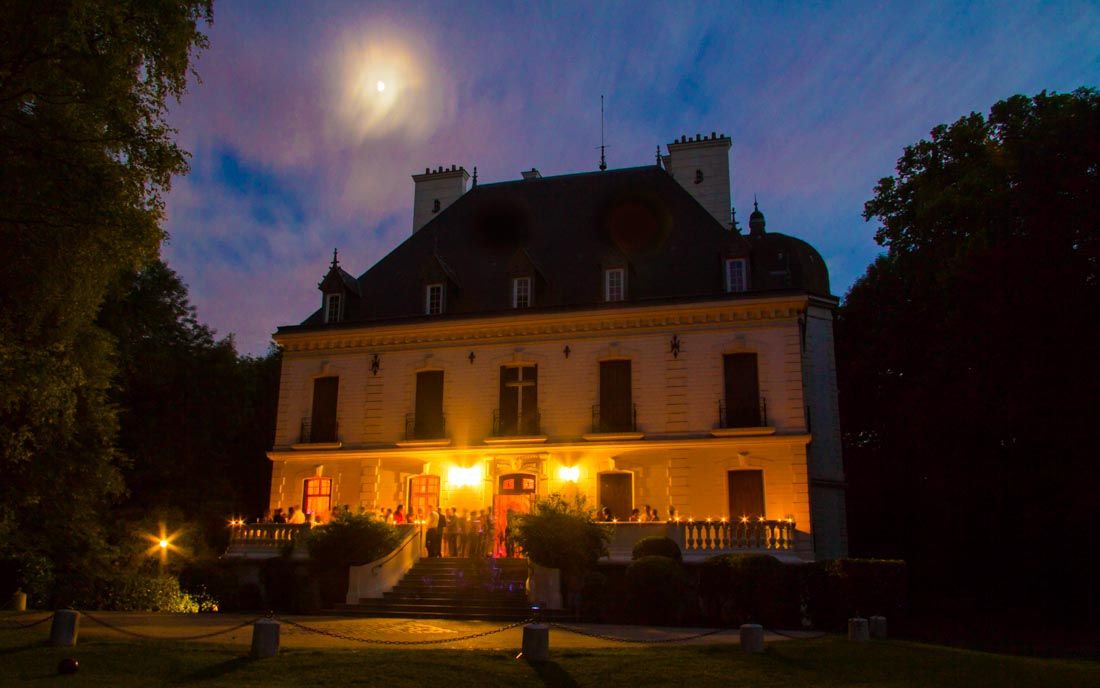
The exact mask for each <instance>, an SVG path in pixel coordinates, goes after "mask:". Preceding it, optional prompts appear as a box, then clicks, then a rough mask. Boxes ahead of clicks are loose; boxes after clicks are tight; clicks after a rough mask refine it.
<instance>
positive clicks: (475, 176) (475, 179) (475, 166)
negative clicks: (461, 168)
mask: <svg viewBox="0 0 1100 688" xmlns="http://www.w3.org/2000/svg"><path fill="white" fill-rule="evenodd" d="M473 188H475V189H476V188H477V165H474V186H473Z"/></svg>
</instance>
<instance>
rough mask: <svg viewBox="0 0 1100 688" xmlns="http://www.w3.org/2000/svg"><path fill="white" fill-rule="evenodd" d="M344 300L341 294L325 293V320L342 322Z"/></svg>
mask: <svg viewBox="0 0 1100 688" xmlns="http://www.w3.org/2000/svg"><path fill="white" fill-rule="evenodd" d="M343 305H344V300H343V299H342V298H340V294H326V295H325V322H327V323H333V322H340V318H341V316H342V315H343V313H341V312H340V311H341V309H342V308H343Z"/></svg>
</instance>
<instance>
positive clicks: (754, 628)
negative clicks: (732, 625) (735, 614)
mask: <svg viewBox="0 0 1100 688" xmlns="http://www.w3.org/2000/svg"><path fill="white" fill-rule="evenodd" d="M741 649H742V650H744V651H745V652H752V653H760V652H763V651H764V627H763V626H761V625H760V624H741Z"/></svg>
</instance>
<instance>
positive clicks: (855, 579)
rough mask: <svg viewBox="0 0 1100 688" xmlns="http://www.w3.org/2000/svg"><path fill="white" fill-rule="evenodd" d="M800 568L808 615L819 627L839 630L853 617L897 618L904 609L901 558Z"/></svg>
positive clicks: (846, 561) (817, 564)
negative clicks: (803, 577) (803, 572)
mask: <svg viewBox="0 0 1100 688" xmlns="http://www.w3.org/2000/svg"><path fill="white" fill-rule="evenodd" d="M802 568H804V569H805V589H806V590H807V593H808V607H809V612H810V616H811V618H812V619H813V621H814V624H815V625H816V626H818V627H819V628H825V629H830V630H842V629H843V628H845V627H846V625H847V620H848V618H849V617H852V616H874V615H882V616H887V617H894V618H897V617H899V616H902V615H903V614H904V612H905V608H906V597H907V583H906V578H907V570H906V565H905V562H904V561H899V560H889V559H835V560H831V561H820V562H814V563H813V564H807V565H805V566H804V567H802Z"/></svg>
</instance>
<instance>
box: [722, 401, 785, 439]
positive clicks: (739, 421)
mask: <svg viewBox="0 0 1100 688" xmlns="http://www.w3.org/2000/svg"><path fill="white" fill-rule="evenodd" d="M710 434H712V435H714V436H716V437H732V436H737V435H772V434H775V428H774V427H770V426H769V425H768V400H767V399H765V398H764V397H760V399H759V401H758V402H757V403H756V404H743V405H738V406H729V405H727V404H726V402H725V400H724V399H719V400H718V423H717V424H716V425H715V426H714V429H713V430H711V431H710Z"/></svg>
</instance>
